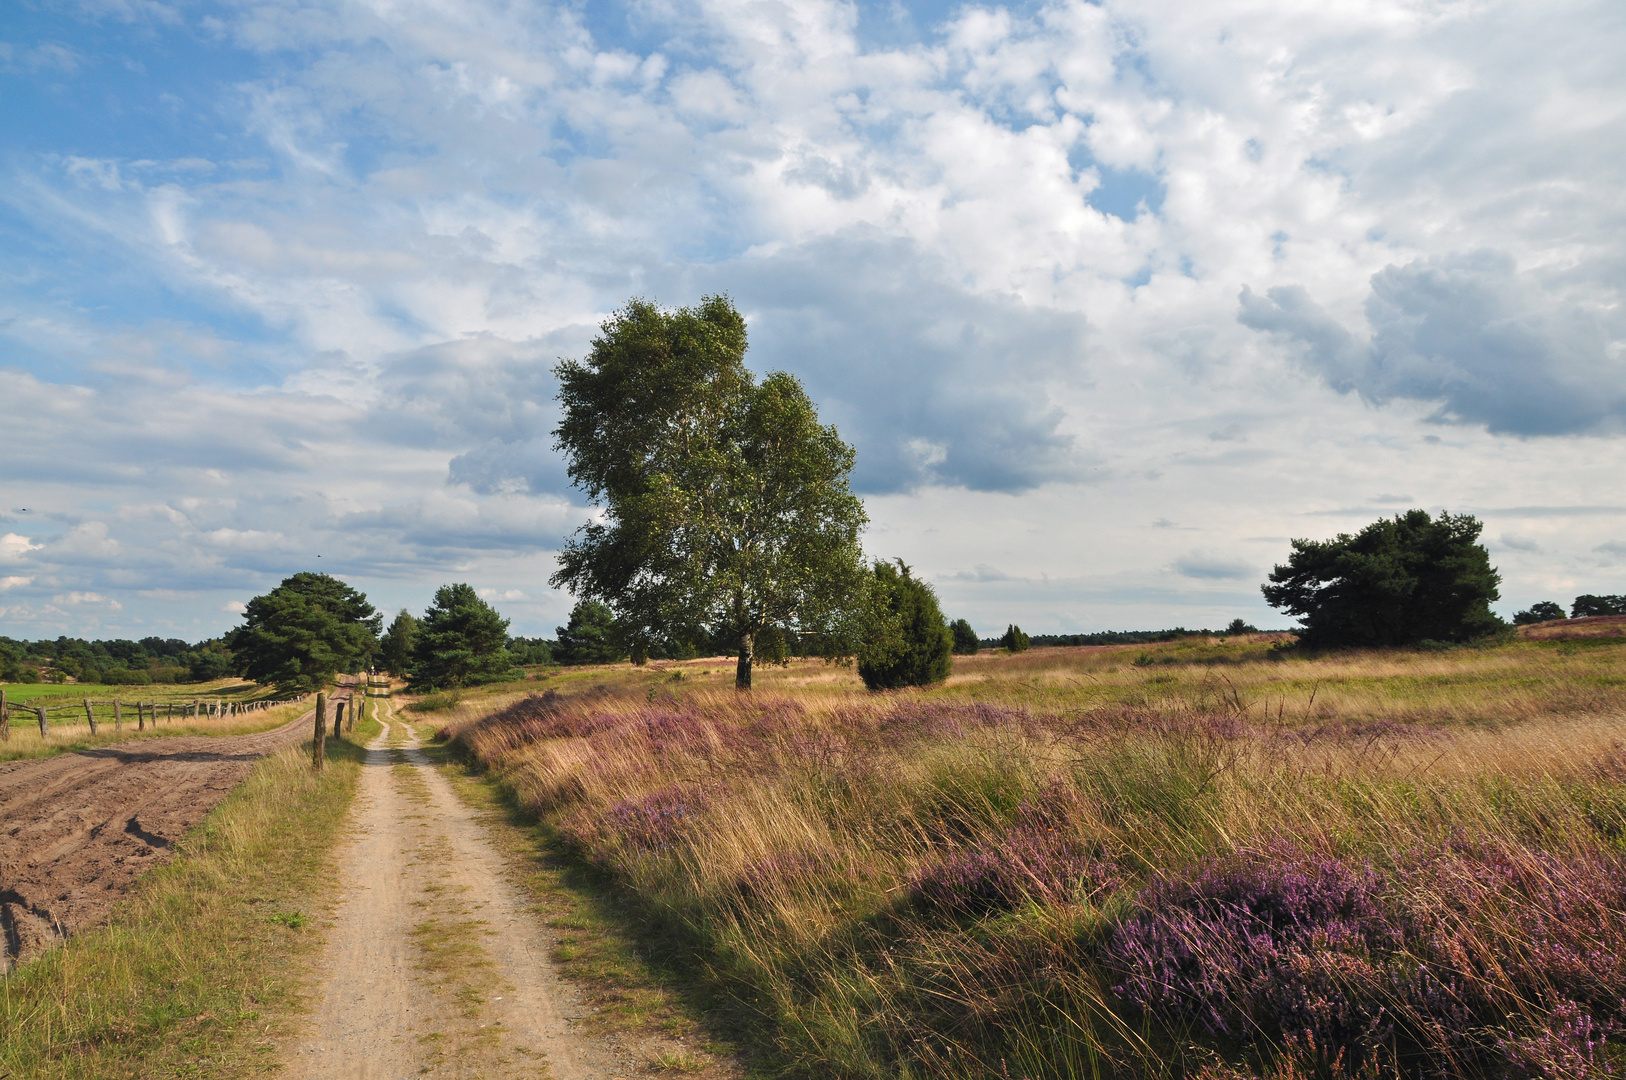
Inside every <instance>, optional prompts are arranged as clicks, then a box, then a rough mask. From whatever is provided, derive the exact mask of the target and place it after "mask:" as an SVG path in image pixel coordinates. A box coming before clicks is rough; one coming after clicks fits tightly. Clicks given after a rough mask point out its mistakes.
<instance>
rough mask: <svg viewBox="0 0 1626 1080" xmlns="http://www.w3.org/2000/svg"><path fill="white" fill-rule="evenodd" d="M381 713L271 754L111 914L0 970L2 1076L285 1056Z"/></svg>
mask: <svg viewBox="0 0 1626 1080" xmlns="http://www.w3.org/2000/svg"><path fill="white" fill-rule="evenodd" d="M377 732H378V726H377V725H376V723H374V722H372V721H367V722H364V723H362V724H359V725H357V729H356V731H355V732H354V733H353V734H352V735H350V736H349V737H348V739H338V740H335V739H329V740H328V743H327V746H328V755H329V757H328V767H327V768H326V769H325V770H323V771H322V772H321V773H319V774H318V773H313V772H312V771H311V768H310V751H309V744H306V745H305V746H303V747H300V748H290V749H288V750H285V751H283V752H281V753H280V754H277V755H275V756H272V757H269V758H267V759H265V760H264V761H262V762H260V764H259V765H258V766H256V767H255V769H254V771H253V772H252V773H251V774H250V775H249V778H248V779H247V780H246V781H244V783H243V784H242V786H241V787H239V788H238V789H237V790H236V791H234V792H232V794H231V795H229V796H228V797H227V798H226V800H225V801H224V802H222V803H221V804H220V806H218V807H216V808H215V810H214V811H213V812H212V813H210V814H209V816H208V817H207V818H205V819H204V821H203V823H202V824H201V825H199V826H198V827H197V828H196V829H194V830H193V831H192V832H190V833H188V834H187V836H186V837H185V838H183V839H182V840H181V841H180V843H179V844H178V845H177V847H178V849H179V850H178V853H177V855H176V857H175V859H174V860H173V861H172V862H170V863H169V864H167V865H165V866H163V867H160V868H158V869H156V870H154V871H152V872H151V873H149V874H147V875H145V876H143V877H142V878H141V879H140V880H139V881H138V883H137V884H136V887H135V889H134V890H133V892H132V894H131V896H130V897H129V899H128V900H126V901H125V902H124V903H123V904H121V905H120V906H119V907H118V908H117V909H116V910H115V914H114V916H113V919H112V920H111V922H110V923H109V924H108V925H106V926H103V927H100V928H97V929H95V930H90V931H87V932H85V933H83V934H80V935H78V936H76V937H74V938H72V939H71V940H69V941H68V942H67V943H66V944H64V945H63V946H61V947H60V948H58V949H55V950H53V951H52V952H50V953H47V954H46V955H44V956H42V957H40V958H39V959H37V960H34V961H32V962H30V963H28V964H25V965H24V966H22V967H21V968H19V969H18V970H17V971H15V972H13V973H12V974H11V975H10V976H9V977H7V978H5V979H4V980H3V981H0V1080H9V1078H12V1077H19V1078H20V1077H30V1078H40V1080H46V1078H58V1077H61V1078H68V1077H97V1078H114V1077H119V1078H126V1077H128V1078H135V1077H159V1076H164V1077H167V1076H211V1077H232V1076H244V1075H254V1074H257V1073H260V1072H268V1071H272V1070H273V1069H275V1068H277V1067H278V1062H277V1058H278V1055H277V1052H276V1051H277V1046H278V1044H279V1043H281V1042H282V1041H284V1038H285V1037H286V1036H288V1035H290V1034H291V1033H292V1031H293V1026H294V1022H295V1018H296V1017H297V1015H298V1013H299V1011H300V1010H301V1008H302V1004H303V994H304V989H305V978H306V972H307V965H308V962H309V960H310V959H311V958H312V957H313V955H314V953H315V951H316V949H317V947H318V946H319V944H320V937H319V934H318V933H317V932H316V929H315V927H314V926H312V925H308V924H309V923H311V922H313V919H312V912H313V910H314V909H315V908H317V907H319V906H320V905H321V904H322V900H321V898H320V897H319V896H318V895H317V892H318V888H319V886H320V884H321V883H322V882H323V881H326V880H328V879H329V877H330V873H329V870H330V859H331V853H332V849H333V845H334V843H335V841H336V840H337V839H338V837H339V835H340V832H341V828H342V826H343V823H344V821H345V818H346V814H347V811H348V810H349V807H350V802H351V798H352V796H353V795H354V794H355V790H356V782H357V779H358V777H359V775H360V762H361V755H362V751H361V749H360V746H361V744H363V743H365V742H366V741H367V740H368V739H370V738H372V737H373V735H375V734H377Z"/></svg>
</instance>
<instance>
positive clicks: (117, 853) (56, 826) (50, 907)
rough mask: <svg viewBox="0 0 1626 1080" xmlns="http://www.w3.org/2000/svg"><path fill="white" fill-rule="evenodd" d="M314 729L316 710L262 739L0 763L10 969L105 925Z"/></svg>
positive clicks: (154, 742) (1, 877)
mask: <svg viewBox="0 0 1626 1080" xmlns="http://www.w3.org/2000/svg"><path fill="white" fill-rule="evenodd" d="M311 722H312V713H310V712H306V713H305V714H304V715H303V716H301V717H299V718H298V719H297V720H293V721H290V722H289V723H287V724H285V725H283V726H282V727H280V728H276V729H274V730H272V731H264V732H260V733H258V734H255V735H235V736H226V737H220V738H211V737H208V736H188V737H181V738H173V739H143V740H137V741H131V742H126V743H115V744H113V745H110V746H102V747H97V748H96V749H93V750H82V751H79V752H78V753H73V754H60V755H58V756H56V757H50V758H41V759H37V760H33V761H14V762H6V763H4V764H0V928H3V929H4V933H5V965H4V966H5V970H7V971H9V970H10V969H11V968H12V967H13V966H15V965H16V964H17V963H19V962H20V961H23V960H27V959H29V958H31V957H33V956H35V955H37V954H39V953H40V952H43V951H44V950H45V949H48V948H50V947H51V946H52V945H54V944H56V943H57V942H59V941H61V940H62V939H63V938H65V937H67V936H68V935H70V934H73V933H76V932H78V931H79V930H82V929H84V928H85V927H88V926H93V925H95V924H96V923H98V922H100V921H101V920H102V919H103V918H104V917H105V916H106V915H107V912H108V909H109V908H110V907H111V906H112V905H113V903H114V902H115V901H117V900H118V899H119V898H120V897H121V896H122V895H123V894H124V892H125V890H126V889H128V888H129V886H130V883H131V882H133V881H134V880H135V878H136V875H138V874H140V873H141V872H142V871H144V870H146V869H148V868H149V867H151V866H154V865H156V864H157V863H159V862H162V861H164V860H165V859H167V858H168V857H169V855H170V853H171V849H172V846H173V844H174V842H175V840H176V839H177V838H179V837H180V836H181V834H182V833H184V832H185V831H186V830H187V829H190V828H191V827H192V826H194V825H196V824H197V823H198V822H199V821H201V820H202V819H203V817H204V815H205V814H207V813H208V812H209V811H210V810H212V809H214V808H215V806H216V805H218V804H219V802H220V800H222V799H224V798H225V797H226V795H227V794H228V793H230V792H231V790H232V789H233V788H234V787H236V786H237V785H238V784H239V783H241V782H242V781H243V779H244V778H245V777H246V776H248V773H249V770H250V769H252V768H253V767H254V762H255V761H257V760H258V759H259V758H261V757H263V756H264V755H266V754H268V753H273V752H275V751H276V750H278V749H280V748H281V747H284V746H287V745H290V744H292V743H297V742H298V741H299V740H301V739H303V738H305V737H307V736H308V735H309V734H310V730H311Z"/></svg>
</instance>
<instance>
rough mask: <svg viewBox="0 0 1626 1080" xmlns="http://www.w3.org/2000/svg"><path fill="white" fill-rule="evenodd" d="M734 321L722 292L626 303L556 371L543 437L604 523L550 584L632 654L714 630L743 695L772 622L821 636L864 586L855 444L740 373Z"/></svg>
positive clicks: (799, 395)
mask: <svg viewBox="0 0 1626 1080" xmlns="http://www.w3.org/2000/svg"><path fill="white" fill-rule="evenodd" d="M745 351H746V331H745V320H744V318H743V317H742V316H741V315H740V313H739V312H738V311H737V310H736V309H735V308H734V305H733V303H732V302H731V301H730V300H729V299H728V298H727V297H725V296H708V297H704V298H703V299H702V300H701V302H700V304H699V305H698V306H696V307H693V308H679V309H677V310H673V311H663V310H661V309H660V308H658V307H656V306H655V305H654V304H651V303H648V302H646V301H643V300H636V299H635V300H632V301H629V302H628V303H627V305H626V307H624V308H623V309H622V310H621V311H619V312H617V313H616V314H615V315H614V316H613V317H612V318H610V319H609V320H608V321H606V322H605V323H604V325H603V327H602V328H601V332H600V335H599V336H598V337H597V338H596V339H595V340H594V341H593V345H592V349H591V351H590V352H589V354H588V355H587V357H586V358H585V359H584V360H580V361H574V360H572V361H565V362H563V363H561V364H560V365H559V366H558V367H557V368H556V369H555V372H556V374H557V375H558V377H559V401H560V404H561V405H562V406H563V410H564V417H563V419H562V420H561V421H560V423H559V426H558V427H556V428H555V429H554V435H555V438H556V440H557V441H556V444H555V445H556V447H557V448H558V449H559V450H561V451H563V453H564V454H565V457H566V460H567V462H568V465H569V471H570V476H571V479H572V480H573V481H574V482H575V483H576V485H577V486H578V487H579V488H581V489H582V490H583V491H584V492H585V493H586V494H587V496H588V498H589V499H590V500H591V501H592V502H593V503H594V504H596V505H599V506H602V507H604V510H605V513H604V516H603V519H602V521H599V522H593V523H590V524H588V525H585V526H583V527H582V528H581V529H580V530H579V531H578V532H577V533H576V535H575V536H574V537H572V538H571V540H570V541H569V542H568V543H567V544H566V545H565V549H564V551H563V552H562V553H561V555H560V566H559V570H558V572H557V573H556V574H555V575H554V577H553V583H554V585H556V586H566V587H568V588H570V590H571V591H572V592H574V593H575V594H576V595H578V596H581V597H584V598H591V599H597V600H601V601H603V602H605V603H607V604H608V605H609V606H610V607H611V608H612V609H613V610H614V613H615V617H616V620H617V622H618V624H619V625H620V628H621V632H622V634H623V635H624V636H623V640H624V641H625V642H626V643H627V644H628V645H629V646H630V647H631V649H632V650H633V651H634V652H635V653H636V654H639V655H641V654H642V653H643V652H646V651H647V650H648V649H649V647H650V645H651V644H653V643H656V642H661V641H672V640H677V641H699V640H704V639H706V638H708V637H711V636H713V635H716V636H721V637H724V638H726V639H727V640H728V641H729V642H731V643H732V644H733V645H734V646H735V647H736V648H737V650H738V655H739V665H738V669H737V671H736V676H735V685H736V686H738V687H740V688H741V689H746V688H749V687H750V685H751V668H752V664H753V662H754V659H755V651H756V650H755V645H756V638H757V636H758V635H760V634H762V633H763V632H764V631H766V630H767V629H768V628H769V627H780V628H781V629H783V630H788V631H790V632H792V633H796V634H803V633H821V632H824V631H826V630H827V629H828V628H829V627H830V626H831V625H832V624H833V623H834V622H835V621H836V620H837V619H838V618H839V617H840V615H841V613H842V612H843V611H844V610H845V609H846V608H847V607H848V606H849V605H850V604H851V602H852V601H853V598H854V597H856V596H857V595H858V593H859V590H860V589H861V587H862V581H863V578H864V565H863V556H862V552H861V550H860V548H859V544H858V534H859V532H860V530H861V529H862V528H863V526H864V525H865V523H866V521H867V518H866V516H865V514H864V508H863V504H862V503H861V502H860V501H859V500H858V498H857V497H856V496H854V495H853V494H852V492H851V491H850V490H849V478H850V475H851V473H852V467H853V451H852V448H851V447H849V446H848V445H847V444H845V443H843V442H842V441H841V439H840V437H839V436H838V435H837V433H836V430H835V428H833V427H827V426H824V425H821V424H820V423H819V420H818V412H817V409H816V408H815V407H814V405H813V403H812V401H811V400H809V398H808V396H807V394H806V392H805V391H804V390H803V389H802V386H801V384H800V383H799V382H797V381H796V379H794V378H793V377H791V376H790V375H787V374H784V373H782V372H776V373H773V374H770V375H768V376H766V377H765V378H763V379H762V381H761V382H760V383H758V382H757V380H756V378H755V377H754V376H753V375H752V373H751V372H750V371H749V370H748V369H747V368H746V366H745Z"/></svg>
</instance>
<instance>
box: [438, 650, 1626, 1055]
mask: <svg viewBox="0 0 1626 1080" xmlns="http://www.w3.org/2000/svg"><path fill="white" fill-rule="evenodd" d="M1046 653H1050V654H1052V655H1049V656H1047V655H1045V654H1046ZM1143 654H1144V655H1145V657H1146V660H1145V662H1142V663H1139V664H1136V663H1134V661H1135V660H1137V659H1140V658H1141V657H1142V655H1143ZM1623 659H1626V649H1623V648H1622V647H1621V645H1620V643H1618V642H1617V643H1613V644H1612V645H1611V644H1609V643H1607V642H1606V643H1605V645H1604V646H1596V645H1594V644H1593V643H1590V642H1589V643H1577V642H1561V643H1544V642H1518V643H1512V644H1507V645H1504V646H1502V647H1498V648H1487V649H1459V650H1449V651H1446V652H1425V651H1419V652H1396V653H1370V654H1356V655H1340V656H1331V657H1322V658H1312V659H1306V658H1302V657H1294V656H1291V655H1286V656H1284V655H1283V654H1282V653H1281V651H1280V650H1274V651H1273V646H1272V643H1270V642H1269V641H1234V640H1233V641H1228V642H1224V643H1220V642H1218V641H1217V640H1216V641H1211V642H1202V641H1197V642H1190V641H1188V642H1179V643H1174V644H1172V645H1170V646H1167V647H1154V648H1145V647H1135V648H1133V649H1132V650H1111V649H1099V650H1034V651H1033V652H1032V653H1028V654H1022V655H1018V656H1014V657H1008V656H997V657H996V656H979V657H976V658H969V659H968V660H966V661H962V662H960V663H959V664H958V665H957V667H956V671H955V675H954V677H953V678H952V679H951V680H950V682H949V684H948V685H947V686H946V687H943V688H940V689H937V690H934V691H931V692H927V693H908V694H898V695H874V696H871V695H864V694H861V693H857V692H854V691H853V690H852V689H851V688H850V687H849V688H847V689H845V690H842V689H841V688H840V684H839V683H838V682H837V681H836V680H838V679H839V678H840V677H841V673H840V670H839V669H823V670H818V669H810V670H808V671H807V673H806V676H805V678H806V681H805V682H803V683H801V684H800V685H792V686H789V687H788V689H787V685H786V684H781V685H780V686H779V687H778V692H772V691H770V692H768V693H763V692H760V691H759V692H757V693H755V694H753V695H737V694H734V693H732V692H728V691H722V690H719V689H715V688H711V687H709V686H706V685H704V684H703V683H702V684H700V685H694V684H693V683H692V681H691V680H687V679H686V680H683V681H682V682H678V681H676V680H671V679H670V676H669V675H668V676H666V678H665V681H663V682H656V681H655V679H653V678H651V676H650V675H649V674H636V675H628V676H625V677H623V678H622V680H621V684H620V685H619V686H614V685H600V686H598V687H597V688H591V687H587V686H583V688H582V689H580V690H579V691H578V692H575V693H564V694H560V693H554V694H543V695H537V696H533V697H530V698H527V699H524V700H521V701H518V702H516V703H513V704H511V705H509V706H508V707H506V708H503V709H501V710H499V711H497V712H495V713H493V714H491V715H489V716H486V717H484V718H471V717H467V716H465V717H461V718H459V719H458V720H457V721H456V722H454V723H453V724H451V725H449V727H448V728H447V730H446V732H445V733H446V734H447V735H448V736H450V737H453V738H455V739H456V740H457V741H459V742H460V743H461V744H462V745H463V746H464V747H465V748H466V749H467V751H468V752H469V753H471V754H472V755H474V756H475V757H477V758H478V759H480V760H481V761H482V762H484V763H485V764H486V765H487V766H489V767H490V768H492V769H493V770H495V772H496V774H497V775H498V776H499V777H500V779H501V781H502V782H503V783H504V784H505V785H506V786H507V787H508V788H509V789H510V790H511V792H512V793H513V796H514V798H515V799H516V800H517V801H518V803H519V804H520V805H522V806H524V807H526V808H528V810H529V812H531V813H533V814H535V815H536V816H537V817H538V818H539V819H540V820H541V821H543V822H544V823H545V824H546V825H547V826H548V827H549V828H550V830H551V832H552V835H553V836H554V837H555V841H556V843H557V845H558V846H559V847H560V848H561V849H563V850H567V851H569V852H571V853H573V855H574V857H575V858H577V859H578V860H580V861H581V862H582V863H583V864H584V865H586V866H590V867H592V868H594V869H595V870H596V872H597V873H599V874H600V875H602V876H603V877H604V878H605V879H606V880H608V881H611V882H613V883H614V886H615V888H616V889H617V890H618V891H619V892H620V893H621V895H623V896H624V897H626V898H627V900H628V902H629V904H632V905H633V906H634V907H635V908H636V910H637V911H638V912H639V917H640V918H642V919H645V920H648V921H650V922H658V923H659V924H660V925H662V926H664V927H666V928H668V930H669V932H670V933H671V934H673V935H676V936H678V937H680V938H681V939H682V940H683V941H684V942H685V943H686V944H685V948H687V949H689V950H690V951H691V952H692V953H693V954H694V955H696V956H698V957H700V958H701V960H700V969H701V970H703V972H704V973H705V976H704V977H705V978H706V979H707V980H708V982H709V984H710V987H711V989H712V990H713V991H714V992H715V993H716V994H717V995H718V996H719V997H721V998H724V999H726V1000H727V1001H728V1002H729V1003H730V1004H729V1005H728V1006H727V1009H728V1010H729V1011H731V1012H732V1014H733V1016H734V1018H735V1021H736V1025H737V1028H738V1030H740V1031H741V1032H755V1033H757V1036H758V1039H759V1042H758V1045H757V1047H756V1049H757V1052H758V1053H759V1054H760V1055H762V1057H763V1060H764V1062H765V1063H766V1064H768V1065H769V1066H771V1067H772V1068H774V1069H777V1070H780V1071H783V1072H785V1073H787V1074H788V1075H801V1076H828V1075H841V1076H851V1077H865V1076H873V1077H882V1076H887V1077H892V1076H897V1077H926V1076H931V1077H998V1076H1006V1075H1009V1076H1029V1077H1034V1078H1037V1077H1041V1076H1043V1077H1072V1076H1084V1075H1088V1076H1152V1075H1156V1076H1164V1075H1169V1076H1175V1075H1206V1076H1212V1077H1215V1078H1218V1077H1238V1076H1259V1075H1267V1076H1277V1077H1283V1078H1286V1077H1298V1076H1301V1075H1302V1076H1304V1077H1309V1076H1311V1075H1315V1076H1321V1077H1330V1076H1335V1075H1344V1074H1348V1075H1354V1074H1356V1073H1366V1072H1371V1073H1373V1074H1374V1075H1375V1074H1377V1073H1380V1072H1381V1073H1383V1074H1385V1075H1389V1074H1392V1073H1393V1072H1395V1071H1397V1070H1398V1071H1399V1072H1402V1073H1405V1074H1407V1075H1411V1074H1429V1075H1440V1074H1448V1075H1453V1076H1475V1077H1479V1076H1483V1077H1531V1076H1581V1075H1590V1074H1591V1073H1600V1074H1601V1073H1602V1072H1604V1071H1606V1070H1607V1069H1608V1068H1611V1067H1614V1065H1613V1063H1614V1062H1615V1060H1616V1058H1617V1057H1618V1056H1619V1048H1618V1047H1617V1046H1616V1044H1615V1042H1614V1040H1615V1038H1616V1037H1617V1035H1618V1034H1619V1033H1620V1031H1621V1025H1626V962H1623V961H1621V960H1619V959H1618V957H1620V956H1623V955H1626V914H1623V913H1626V749H1623V747H1622V743H1621V740H1622V738H1623V726H1622V718H1623V717H1626V696H1623V679H1626V670H1623V665H1622V660H1623ZM605 682H606V683H608V682H610V680H609V679H608V678H607V679H606V680H605ZM787 682H788V677H787ZM1589 1070H1590V1071H1591V1072H1590V1073H1589Z"/></svg>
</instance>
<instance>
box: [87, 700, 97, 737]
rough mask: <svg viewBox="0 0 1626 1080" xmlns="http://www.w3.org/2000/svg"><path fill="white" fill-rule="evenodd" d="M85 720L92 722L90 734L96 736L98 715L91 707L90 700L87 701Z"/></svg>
mask: <svg viewBox="0 0 1626 1080" xmlns="http://www.w3.org/2000/svg"><path fill="white" fill-rule="evenodd" d="M85 719H86V720H88V721H90V733H91V734H92V735H94V734H96V713H95V712H94V711H92V709H91V707H90V699H89V698H86V699H85Z"/></svg>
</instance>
